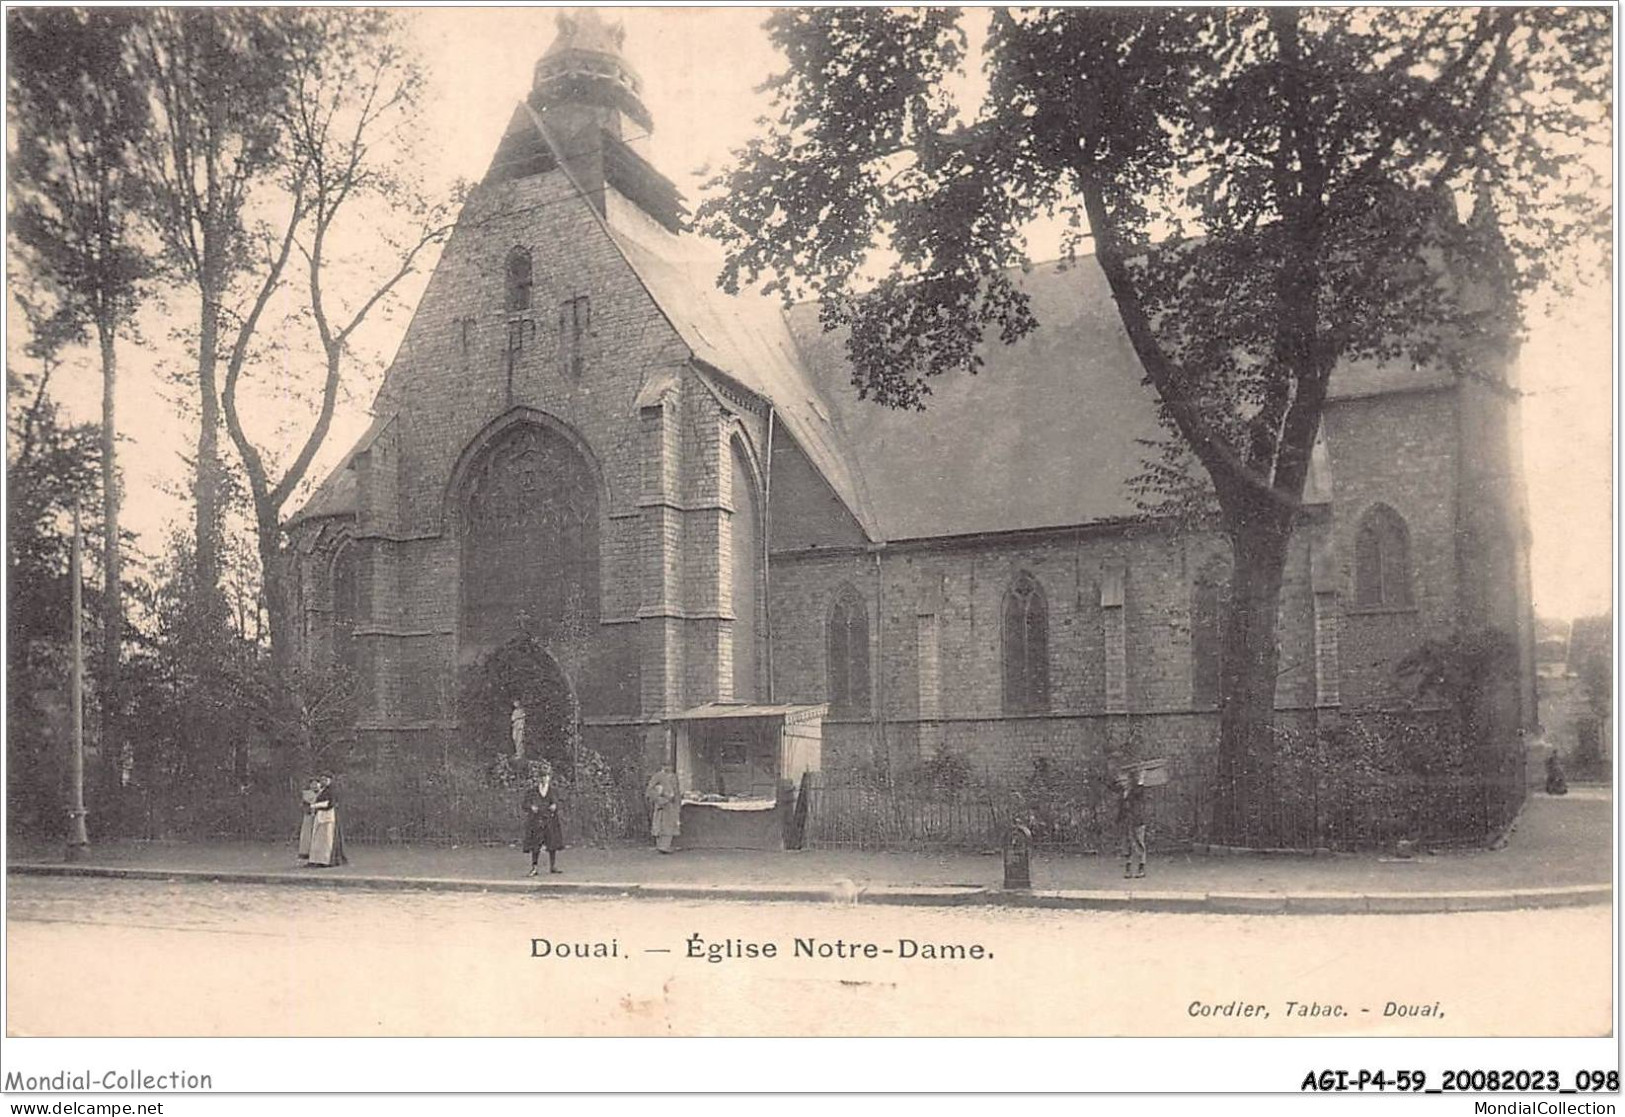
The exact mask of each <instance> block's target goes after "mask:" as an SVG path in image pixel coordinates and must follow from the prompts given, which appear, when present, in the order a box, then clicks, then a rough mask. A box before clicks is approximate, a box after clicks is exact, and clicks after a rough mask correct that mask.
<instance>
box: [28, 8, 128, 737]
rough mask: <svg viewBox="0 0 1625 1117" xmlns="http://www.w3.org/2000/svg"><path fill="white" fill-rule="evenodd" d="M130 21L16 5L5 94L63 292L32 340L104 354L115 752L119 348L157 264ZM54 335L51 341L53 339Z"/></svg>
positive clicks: (43, 244)
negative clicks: (145, 202) (137, 151)
mask: <svg viewBox="0 0 1625 1117" xmlns="http://www.w3.org/2000/svg"><path fill="white" fill-rule="evenodd" d="M134 18H135V17H134V13H133V12H131V11H130V10H128V9H120V8H92V9H74V8H19V9H16V10H14V11H12V12H10V13H8V19H9V25H10V26H9V34H10V42H11V66H10V70H9V93H10V97H11V106H12V120H13V121H14V122H15V125H16V129H15V136H16V140H15V148H14V152H15V153H14V155H13V158H12V163H11V168H12V186H13V195H12V197H13V210H12V231H13V235H14V236H15V237H16V240H17V242H18V243H19V245H20V246H21V247H22V249H23V256H24V257H25V259H26V261H27V263H28V266H29V269H30V272H31V273H32V275H33V277H34V279H35V280H36V282H39V283H42V284H46V285H48V286H49V287H50V288H51V289H52V290H53V291H54V292H55V295H56V298H57V300H58V306H57V309H56V311H55V321H54V322H52V323H43V322H36V329H35V331H34V333H35V337H36V341H41V340H43V341H45V342H46V344H57V343H60V342H63V341H67V340H69V339H70V338H71V340H75V341H77V340H81V339H82V335H83V334H84V333H85V332H86V330H87V328H90V329H94V331H95V335H96V342H97V347H98V350H99V354H100V358H101V372H102V414H101V447H100V453H99V457H100V461H101V471H102V476H101V486H100V487H101V498H102V511H101V529H102V556H101V561H102V574H103V583H102V597H101V663H100V669H99V671H98V675H99V678H98V679H97V685H98V689H99V690H100V709H101V741H102V746H103V751H104V753H105V754H106V755H109V756H112V755H116V754H117V752H118V751H119V740H120V735H119V732H118V726H117V723H118V717H119V712H120V708H121V702H120V700H119V693H120V687H119V665H120V660H121V654H122V648H123V643H124V636H123V629H124V600H123V592H122V585H121V582H122V579H123V561H122V540H121V534H120V529H119V502H120V486H119V480H118V465H117V457H116V446H117V438H118V422H117V408H116V389H117V383H118V349H117V344H118V338H119V335H120V333H121V331H124V330H126V329H127V328H128V327H129V326H130V324H131V320H132V317H133V315H134V313H135V311H136V308H137V306H138V305H139V303H140V300H141V284H142V282H143V281H144V280H145V279H147V278H148V277H149V276H150V275H151V274H152V271H153V261H152V260H151V259H150V257H149V255H148V253H147V251H146V249H145V247H144V246H143V244H142V243H141V240H140V209H141V204H142V199H143V191H142V180H141V176H140V174H139V173H138V170H137V168H136V165H135V164H136V160H135V157H134V148H133V144H134V141H135V139H136V138H137V137H138V136H139V135H140V134H141V132H142V130H143V129H144V128H145V126H146V122H147V101H146V97H145V92H144V89H143V88H142V85H141V83H140V82H139V81H138V80H136V77H135V75H134V74H133V72H132V71H131V68H130V66H129V63H128V58H127V55H126V50H125V40H126V37H127V35H128V33H129V31H130V28H131V25H132V22H133V20H134ZM35 317H36V319H37V317H38V316H37V315H35ZM52 332H54V333H55V335H56V336H55V338H54V339H52V338H49V337H47V336H46V335H47V334H49V333H52ZM41 387H42V389H43V382H42V385H41ZM42 398H43V397H42ZM24 457H25V459H26V458H27V457H28V454H25V455H24Z"/></svg>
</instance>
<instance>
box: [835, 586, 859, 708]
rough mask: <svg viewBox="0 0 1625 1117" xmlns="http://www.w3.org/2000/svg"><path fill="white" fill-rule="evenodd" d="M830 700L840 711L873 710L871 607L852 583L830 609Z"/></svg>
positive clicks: (839, 595)
mask: <svg viewBox="0 0 1625 1117" xmlns="http://www.w3.org/2000/svg"><path fill="white" fill-rule="evenodd" d="M829 704H830V708H831V709H832V710H834V711H835V712H837V713H844V714H862V713H867V712H868V711H869V610H868V608H867V607H866V606H865V605H864V603H863V598H862V597H860V596H858V591H857V590H855V589H853V588H852V587H851V586H847V587H845V588H844V589H843V590H842V591H841V592H840V594H838V595H837V596H836V598H835V605H834V607H833V608H831V609H830V611H829Z"/></svg>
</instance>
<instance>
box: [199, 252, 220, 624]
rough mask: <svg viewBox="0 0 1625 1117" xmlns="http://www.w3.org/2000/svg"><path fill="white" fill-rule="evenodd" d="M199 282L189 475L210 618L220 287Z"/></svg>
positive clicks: (216, 586) (215, 539)
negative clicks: (193, 459)
mask: <svg viewBox="0 0 1625 1117" xmlns="http://www.w3.org/2000/svg"><path fill="white" fill-rule="evenodd" d="M215 287H216V285H215V284H214V283H212V282H207V281H206V282H205V283H204V284H203V285H202V292H203V315H202V320H201V322H200V324H199V329H198V360H197V381H198V404H199V409H198V436H197V466H196V474H195V478H194V481H193V496H194V498H195V501H196V519H195V527H194V532H195V539H196V544H197V553H196V571H197V593H198V599H199V603H200V604H201V605H202V607H203V613H204V616H206V617H208V618H211V619H212V618H214V617H215V616H216V615H217V613H218V610H217V605H218V604H219V602H218V601H217V598H218V597H219V592H220V511H221V509H220V501H221V492H220V489H221V484H220V390H219V385H218V383H217V381H216V377H215V368H216V365H217V364H218V359H219V352H218V350H219V343H220V321H219V305H218V298H219V292H218V291H217V290H216V289H215Z"/></svg>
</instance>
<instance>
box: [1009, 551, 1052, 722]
mask: <svg viewBox="0 0 1625 1117" xmlns="http://www.w3.org/2000/svg"><path fill="white" fill-rule="evenodd" d="M1003 637H1004V708H1005V710H1006V712H1008V713H1013V714H1027V713H1039V712H1042V711H1044V710H1047V709H1048V708H1049V609H1048V606H1046V605H1045V603H1044V591H1043V589H1042V588H1041V587H1040V586H1039V584H1038V580H1037V579H1036V578H1034V577H1033V576H1032V575H1031V574H1028V573H1027V572H1025V571H1023V572H1022V573H1021V574H1020V575H1018V576H1017V578H1016V581H1015V584H1014V585H1012V586H1011V587H1010V590H1009V592H1008V593H1006V594H1005V595H1004V625H1003Z"/></svg>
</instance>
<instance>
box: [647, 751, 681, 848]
mask: <svg viewBox="0 0 1625 1117" xmlns="http://www.w3.org/2000/svg"><path fill="white" fill-rule="evenodd" d="M643 797H644V798H645V799H647V800H648V801H649V833H651V834H652V835H654V840H655V848H656V849H658V850H659V851H660V852H661V853H670V852H671V840H672V839H673V838H675V837H676V836H677V834H678V831H679V826H680V823H681V820H682V807H683V805H682V803H681V802H679V800H678V789H677V773H676V772H673V771H672V770H671V769H670V768H662V769H660V771H658V772H656V773H655V774H654V775H652V776H650V777H649V784H648V786H647V787H645V788H644V789H643Z"/></svg>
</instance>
